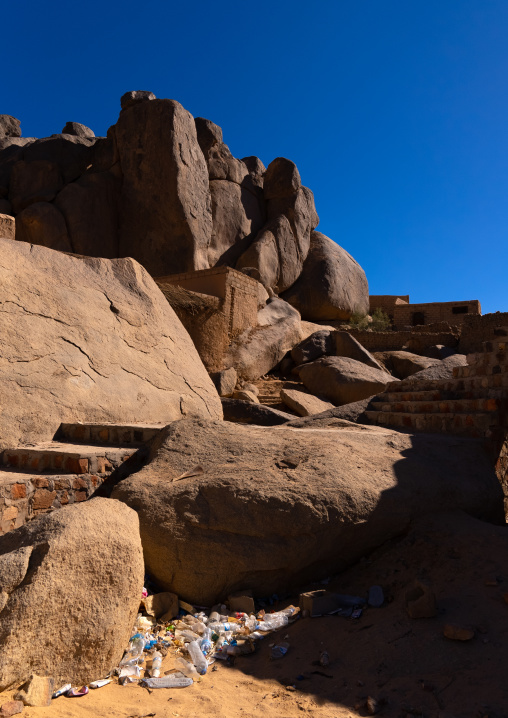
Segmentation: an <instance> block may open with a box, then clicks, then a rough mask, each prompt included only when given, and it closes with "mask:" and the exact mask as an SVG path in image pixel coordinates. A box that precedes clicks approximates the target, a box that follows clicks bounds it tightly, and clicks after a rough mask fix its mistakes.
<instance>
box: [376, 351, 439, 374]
mask: <svg viewBox="0 0 508 718" xmlns="http://www.w3.org/2000/svg"><path fill="white" fill-rule="evenodd" d="M380 358H381V359H382V362H383V364H384V365H385V366H386V368H387V369H388V370H389V371H391V372H392V373H393V374H394V376H396V377H397V378H398V379H407V377H408V376H411V375H412V374H416V373H417V372H420V371H423V370H424V369H428V368H429V367H432V366H439V364H440V363H441V361H440V359H430V358H429V357H422V356H420V355H419V354H413V353H412V352H406V351H386V352H380Z"/></svg>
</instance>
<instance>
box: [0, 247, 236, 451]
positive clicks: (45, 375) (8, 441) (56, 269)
mask: <svg viewBox="0 0 508 718" xmlns="http://www.w3.org/2000/svg"><path fill="white" fill-rule="evenodd" d="M0 249H1V256H2V267H3V275H2V283H1V287H0V305H1V309H2V311H1V312H0V331H1V334H2V337H3V343H2V356H1V357H0V388H1V394H2V414H1V418H0V448H6V447H11V448H12V447H14V446H16V445H17V444H18V443H20V442H23V441H32V442H33V441H36V440H45V439H51V438H53V435H54V433H55V431H56V429H57V428H58V426H59V425H60V423H61V422H62V421H64V422H72V421H121V422H128V421H134V422H140V421H141V422H142V421H148V422H151V423H152V422H165V421H172V420H174V419H176V418H178V417H181V416H183V415H185V414H187V413H192V414H198V415H201V416H207V417H214V418H220V417H221V415H222V410H221V406H220V401H219V397H218V395H217V392H216V390H215V387H214V386H213V384H212V382H211V380H210V378H209V377H208V375H207V373H206V371H205V369H204V366H203V364H202V363H201V360H200V359H199V356H198V354H197V352H196V350H195V348H194V345H193V344H192V342H191V340H190V337H189V335H188V334H187V332H186V331H185V329H184V328H183V326H182V325H181V323H180V321H179V320H178V319H177V317H176V315H175V313H174V312H173V310H172V309H171V307H170V306H169V304H168V303H167V301H166V300H165V298H164V296H163V295H162V293H161V292H160V290H159V289H158V287H157V285H156V284H155V282H154V281H153V280H152V278H151V277H150V276H149V274H148V273H147V272H146V271H145V270H144V269H143V268H142V267H141V266H140V265H138V264H137V262H135V261H134V260H132V259H117V260H106V259H95V258H78V257H74V256H72V255H67V254H62V253H60V252H54V251H53V250H51V249H46V248H45V247H38V246H31V245H29V244H25V243H24V242H12V241H11V240H8V239H2V240H0Z"/></svg>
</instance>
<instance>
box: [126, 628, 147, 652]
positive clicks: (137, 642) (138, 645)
mask: <svg viewBox="0 0 508 718" xmlns="http://www.w3.org/2000/svg"><path fill="white" fill-rule="evenodd" d="M145 646H146V638H145V637H144V636H143V635H142V634H141V633H135V634H134V635H133V636H132V638H131V640H130V642H129V648H128V651H129V653H130V654H131V656H132V657H133V658H135V657H136V656H141V655H142V654H143V651H144V650H145Z"/></svg>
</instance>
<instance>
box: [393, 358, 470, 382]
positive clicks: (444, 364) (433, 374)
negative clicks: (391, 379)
mask: <svg viewBox="0 0 508 718" xmlns="http://www.w3.org/2000/svg"><path fill="white" fill-rule="evenodd" d="M466 365H467V358H466V355H465V354H454V355H453V356H450V357H448V358H447V359H443V360H442V361H440V362H438V363H437V364H433V365H432V366H429V367H428V368H427V369H422V371H419V372H417V373H416V374H412V375H411V376H409V377H408V378H407V379H404V380H403V381H402V382H401V383H400V384H398V385H397V389H396V391H398V390H399V388H400V389H404V388H405V387H407V386H413V385H415V384H417V383H418V382H419V381H428V380H430V381H437V380H442V379H453V368H454V367H456V366H466Z"/></svg>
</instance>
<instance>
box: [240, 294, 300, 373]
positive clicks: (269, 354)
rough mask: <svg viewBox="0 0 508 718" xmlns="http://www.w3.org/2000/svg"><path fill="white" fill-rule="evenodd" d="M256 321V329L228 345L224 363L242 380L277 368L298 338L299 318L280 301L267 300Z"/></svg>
mask: <svg viewBox="0 0 508 718" xmlns="http://www.w3.org/2000/svg"><path fill="white" fill-rule="evenodd" d="M257 321H258V326H256V327H254V328H253V329H247V330H246V331H245V332H243V333H242V334H241V335H240V336H239V337H238V339H237V340H236V341H235V342H234V343H233V344H232V346H231V348H230V350H229V356H228V357H227V360H226V361H227V362H228V364H229V366H234V367H235V369H236V371H237V373H238V377H239V378H240V379H244V380H246V381H254V380H255V379H259V377H260V376H263V375H264V374H266V373H267V372H269V371H270V370H271V369H273V368H274V367H275V366H277V364H278V363H279V362H280V361H281V359H282V358H283V357H284V355H285V354H286V353H287V352H288V351H289V350H290V349H292V348H293V347H294V345H295V344H297V343H298V342H299V341H300V339H301V334H300V331H301V327H300V315H299V314H298V312H297V311H296V310H295V309H293V307H292V306H290V305H289V304H288V303H287V302H284V301H283V300H282V299H278V298H276V297H275V298H272V299H270V300H268V302H267V304H266V306H265V307H263V309H261V310H260V311H259V312H258V315H257Z"/></svg>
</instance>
